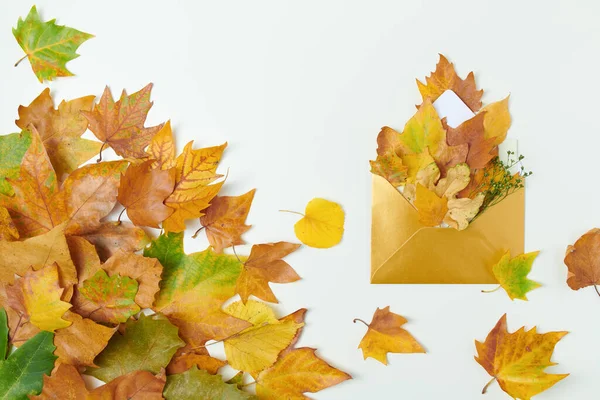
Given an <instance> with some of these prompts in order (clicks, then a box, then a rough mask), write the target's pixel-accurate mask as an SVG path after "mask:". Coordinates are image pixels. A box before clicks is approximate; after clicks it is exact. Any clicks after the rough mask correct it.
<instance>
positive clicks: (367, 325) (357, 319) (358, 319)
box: [352, 318, 371, 328]
mask: <svg viewBox="0 0 600 400" xmlns="http://www.w3.org/2000/svg"><path fill="white" fill-rule="evenodd" d="M356 321H360V322H362V323H363V324H365V326H366V327H367V328H370V327H371V325H369V324H367V323H366V322H365V321H363V320H362V319H360V318H354V320H353V321H352V322H354V323H356Z"/></svg>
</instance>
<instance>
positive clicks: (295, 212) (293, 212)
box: [279, 210, 304, 217]
mask: <svg viewBox="0 0 600 400" xmlns="http://www.w3.org/2000/svg"><path fill="white" fill-rule="evenodd" d="M279 212H286V213H291V214H298V215H302V216H303V217H304V214H302V213H299V212H298V211H290V210H279Z"/></svg>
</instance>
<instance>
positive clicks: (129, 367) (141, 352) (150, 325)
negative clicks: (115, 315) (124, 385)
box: [86, 314, 185, 382]
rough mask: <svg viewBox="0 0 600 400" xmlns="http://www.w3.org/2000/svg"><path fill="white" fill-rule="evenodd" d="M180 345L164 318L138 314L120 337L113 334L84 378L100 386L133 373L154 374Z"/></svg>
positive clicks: (178, 339) (172, 326)
mask: <svg viewBox="0 0 600 400" xmlns="http://www.w3.org/2000/svg"><path fill="white" fill-rule="evenodd" d="M184 344H185V343H184V342H183V340H181V339H180V338H179V336H178V335H177V327H175V326H174V325H173V324H171V323H170V322H169V320H168V319H167V317H165V316H164V315H161V314H155V315H151V316H146V315H144V314H141V315H140V319H138V320H137V321H136V320H134V319H130V320H128V321H127V323H126V324H125V333H124V334H120V333H115V335H114V336H113V337H112V338H111V339H110V341H109V342H108V345H107V346H106V348H105V349H104V350H103V351H102V353H100V354H99V355H98V357H96V359H95V360H94V364H96V365H98V368H88V370H87V371H86V374H89V375H92V376H94V377H96V378H98V379H100V380H102V381H104V382H110V381H112V380H113V379H115V378H118V377H119V376H121V375H125V374H128V373H130V372H133V371H149V372H152V373H153V374H157V373H159V372H160V370H161V368H164V367H166V366H167V364H169V361H171V357H173V354H175V352H176V351H177V349H178V348H180V347H182V346H184Z"/></svg>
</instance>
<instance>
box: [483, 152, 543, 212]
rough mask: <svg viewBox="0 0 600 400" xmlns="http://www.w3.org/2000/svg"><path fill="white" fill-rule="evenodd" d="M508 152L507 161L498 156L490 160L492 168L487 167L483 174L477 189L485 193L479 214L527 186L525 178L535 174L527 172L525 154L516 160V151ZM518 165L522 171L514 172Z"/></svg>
mask: <svg viewBox="0 0 600 400" xmlns="http://www.w3.org/2000/svg"><path fill="white" fill-rule="evenodd" d="M507 154H508V162H507V163H505V162H503V161H502V160H500V157H497V156H496V157H495V158H494V159H493V160H492V161H491V162H490V168H489V169H486V170H485V172H484V174H483V181H482V182H481V183H480V184H479V186H478V187H477V189H475V192H476V193H483V195H484V200H483V204H482V205H481V208H480V209H479V214H481V213H482V212H484V211H485V210H486V209H487V208H489V207H492V206H494V205H496V204H498V203H499V202H501V201H502V200H504V199H505V198H506V197H507V196H508V195H509V194H511V193H513V192H515V191H516V190H518V189H521V188H523V187H524V186H525V185H524V184H525V178H527V177H529V176H531V174H533V172H531V171H527V172H525V167H524V166H523V160H524V159H525V157H524V156H522V155H520V156H519V157H518V158H517V159H516V160H515V159H514V158H513V157H514V155H515V152H514V151H507ZM517 165H520V171H519V173H518V174H513V173H512V170H513V168H514V167H515V166H517Z"/></svg>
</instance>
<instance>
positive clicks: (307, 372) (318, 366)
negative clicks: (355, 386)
mask: <svg viewBox="0 0 600 400" xmlns="http://www.w3.org/2000/svg"><path fill="white" fill-rule="evenodd" d="M315 351H316V350H315V349H310V348H307V347H302V348H299V349H293V350H291V351H290V352H289V353H286V354H284V355H282V356H281V358H280V359H279V360H277V363H275V365H273V366H272V367H270V368H268V369H266V370H265V371H262V372H261V373H260V374H258V376H257V378H256V394H257V395H258V397H259V398H260V399H263V400H280V399H287V400H305V399H307V397H306V396H304V395H303V393H305V392H310V393H315V392H318V391H320V390H323V389H325V388H328V387H330V386H334V385H337V384H338V383H341V382H343V381H345V380H347V379H352V377H351V376H350V375H348V374H347V373H345V372H343V371H340V370H339V369H336V368H334V367H332V366H331V365H329V364H327V363H326V362H325V361H323V360H321V359H320V358H319V357H317V356H316V354H315Z"/></svg>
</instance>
